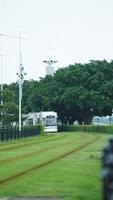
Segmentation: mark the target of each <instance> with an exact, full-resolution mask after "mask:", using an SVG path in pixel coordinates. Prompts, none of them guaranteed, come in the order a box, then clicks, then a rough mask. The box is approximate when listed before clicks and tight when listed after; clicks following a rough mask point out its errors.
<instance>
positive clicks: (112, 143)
mask: <svg viewBox="0 0 113 200" xmlns="http://www.w3.org/2000/svg"><path fill="white" fill-rule="evenodd" d="M102 168H103V169H102V178H103V200H113V138H112V139H109V142H108V144H107V145H106V147H105V148H104V149H103V155H102Z"/></svg>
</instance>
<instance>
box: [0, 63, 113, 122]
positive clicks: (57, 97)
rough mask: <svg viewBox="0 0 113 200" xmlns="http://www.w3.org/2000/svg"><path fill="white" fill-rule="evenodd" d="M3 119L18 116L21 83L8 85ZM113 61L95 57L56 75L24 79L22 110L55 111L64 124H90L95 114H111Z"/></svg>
mask: <svg viewBox="0 0 113 200" xmlns="http://www.w3.org/2000/svg"><path fill="white" fill-rule="evenodd" d="M3 101H4V105H3V106H1V107H0V110H1V111H3V113H5V114H4V115H2V116H1V120H2V121H3V120H4V121H13V120H14V119H15V121H16V120H17V119H18V83H17V82H16V83H12V84H10V85H4V94H3ZM112 109H113V61H111V62H107V61H106V60H103V61H98V60H95V61H94V60H92V61H90V62H89V63H87V64H81V63H75V64H74V65H69V66H68V67H65V68H60V69H59V70H57V71H56V72H55V74H54V75H53V76H51V75H49V76H46V77H45V78H40V80H39V81H35V80H30V81H24V84H23V99H22V112H23V113H28V112H39V111H49V110H53V111H56V112H57V113H58V117H59V119H60V120H61V122H62V123H63V124H66V123H67V122H69V123H70V124H72V123H73V122H74V121H76V120H77V121H78V122H79V124H82V123H84V124H90V123H91V121H92V118H93V116H106V115H111V114H112Z"/></svg>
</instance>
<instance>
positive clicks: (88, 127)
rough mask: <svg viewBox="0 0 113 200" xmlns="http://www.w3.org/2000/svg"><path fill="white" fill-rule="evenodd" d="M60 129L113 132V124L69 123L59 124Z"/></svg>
mask: <svg viewBox="0 0 113 200" xmlns="http://www.w3.org/2000/svg"><path fill="white" fill-rule="evenodd" d="M58 131H84V132H95V133H107V134H112V133H113V125H68V126H59V127H58Z"/></svg>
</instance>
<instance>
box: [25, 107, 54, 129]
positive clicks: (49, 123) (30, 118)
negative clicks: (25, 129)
mask: <svg viewBox="0 0 113 200" xmlns="http://www.w3.org/2000/svg"><path fill="white" fill-rule="evenodd" d="M57 118H58V117H57V113H56V112H54V111H43V112H39V113H28V114H27V119H26V120H25V121H24V123H23V125H37V124H43V125H44V132H57V131H58V124H57Z"/></svg>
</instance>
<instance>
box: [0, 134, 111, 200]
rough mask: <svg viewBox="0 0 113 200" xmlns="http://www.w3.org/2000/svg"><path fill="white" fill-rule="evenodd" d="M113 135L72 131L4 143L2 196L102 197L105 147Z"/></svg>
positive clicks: (1, 148)
mask: <svg viewBox="0 0 113 200" xmlns="http://www.w3.org/2000/svg"><path fill="white" fill-rule="evenodd" d="M109 137H110V135H103V134H101V135H99V134H91V133H90V134H88V133H80V132H78V133H74V132H72V133H71V132H70V133H59V134H55V135H51V134H50V135H48V136H38V137H34V138H30V139H28V138H27V139H22V140H18V141H13V142H8V143H4V144H0V197H21V196H22V197H23V196H24V197H28V196H29V197H31V196H32V197H43V196H45V197H62V199H64V200H101V195H102V192H101V190H102V189H101V159H100V158H101V153H102V152H101V150H102V147H103V145H104V144H105V143H106V142H107V140H108V138H109ZM72 151H74V152H73V153H72ZM69 152H70V154H68V155H67V156H66V153H69Z"/></svg>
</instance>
